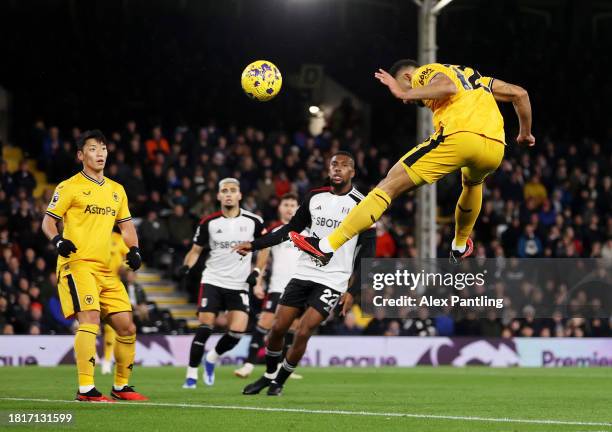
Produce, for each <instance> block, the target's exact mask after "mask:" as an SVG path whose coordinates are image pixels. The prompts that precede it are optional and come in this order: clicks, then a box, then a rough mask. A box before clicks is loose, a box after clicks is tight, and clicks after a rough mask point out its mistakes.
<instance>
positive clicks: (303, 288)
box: [279, 279, 342, 318]
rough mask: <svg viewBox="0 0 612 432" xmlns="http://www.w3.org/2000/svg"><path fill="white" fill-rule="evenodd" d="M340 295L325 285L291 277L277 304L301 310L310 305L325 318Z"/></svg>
mask: <svg viewBox="0 0 612 432" xmlns="http://www.w3.org/2000/svg"><path fill="white" fill-rule="evenodd" d="M341 296H342V294H341V293H340V292H338V291H336V290H333V289H331V288H329V287H327V286H325V285H321V284H319V283H316V282H311V281H305V280H301V279H291V280H290V281H289V283H288V284H287V287H286V288H285V292H284V293H283V296H282V297H281V299H280V302H279V304H281V305H284V306H291V307H295V308H298V309H301V310H302V311H304V310H306V308H308V307H312V308H314V309H316V310H317V311H318V312H319V313H320V314H321V315H323V316H324V317H325V318H327V317H328V316H329V314H330V313H331V311H332V310H334V307H336V305H337V304H338V301H340V297H341Z"/></svg>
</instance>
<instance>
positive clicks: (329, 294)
mask: <svg viewBox="0 0 612 432" xmlns="http://www.w3.org/2000/svg"><path fill="white" fill-rule="evenodd" d="M319 299H320V300H321V301H322V302H323V303H325V304H327V305H329V306H331V307H332V308H333V307H334V306H336V303H338V299H340V294H337V293H335V292H333V291H332V290H330V289H329V288H327V289H325V290H323V295H322V296H321V297H319Z"/></svg>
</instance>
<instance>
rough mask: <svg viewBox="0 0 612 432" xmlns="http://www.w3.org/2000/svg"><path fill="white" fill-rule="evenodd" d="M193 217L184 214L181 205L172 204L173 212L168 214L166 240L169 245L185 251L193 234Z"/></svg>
mask: <svg viewBox="0 0 612 432" xmlns="http://www.w3.org/2000/svg"><path fill="white" fill-rule="evenodd" d="M193 224H194V221H193V219H192V218H191V217H190V216H188V215H187V214H185V208H184V207H183V206H182V205H180V204H179V205H176V206H174V209H173V212H172V214H171V215H170V216H168V224H167V225H168V240H169V243H170V246H171V247H173V248H174V249H175V250H177V251H179V252H182V253H184V252H187V249H189V246H190V245H191V239H192V236H193Z"/></svg>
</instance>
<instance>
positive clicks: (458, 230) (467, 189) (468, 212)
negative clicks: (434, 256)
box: [453, 183, 482, 251]
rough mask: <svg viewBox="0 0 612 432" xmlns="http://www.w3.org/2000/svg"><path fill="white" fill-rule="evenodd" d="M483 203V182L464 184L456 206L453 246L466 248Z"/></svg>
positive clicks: (459, 248)
mask: <svg viewBox="0 0 612 432" xmlns="http://www.w3.org/2000/svg"><path fill="white" fill-rule="evenodd" d="M481 205H482V183H480V184H477V185H466V184H465V183H464V184H463V191H462V192H461V195H460V196H459V200H458V201H457V207H456V208H455V239H454V240H453V247H454V248H456V250H459V251H461V250H465V246H466V243H467V239H468V237H469V236H470V233H471V232H472V229H474V225H475V224H476V219H478V214H479V213H480V207H481Z"/></svg>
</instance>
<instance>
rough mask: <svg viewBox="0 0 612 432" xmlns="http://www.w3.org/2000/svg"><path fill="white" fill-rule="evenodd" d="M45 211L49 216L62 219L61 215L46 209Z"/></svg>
mask: <svg viewBox="0 0 612 432" xmlns="http://www.w3.org/2000/svg"><path fill="white" fill-rule="evenodd" d="M45 213H46V214H48V215H49V216H51V217H52V218H53V219H57V220H62V218H61V217H59V216H58V215H56V214H54V213H51V212H50V211H49V210H47V211H46V212H45Z"/></svg>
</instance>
